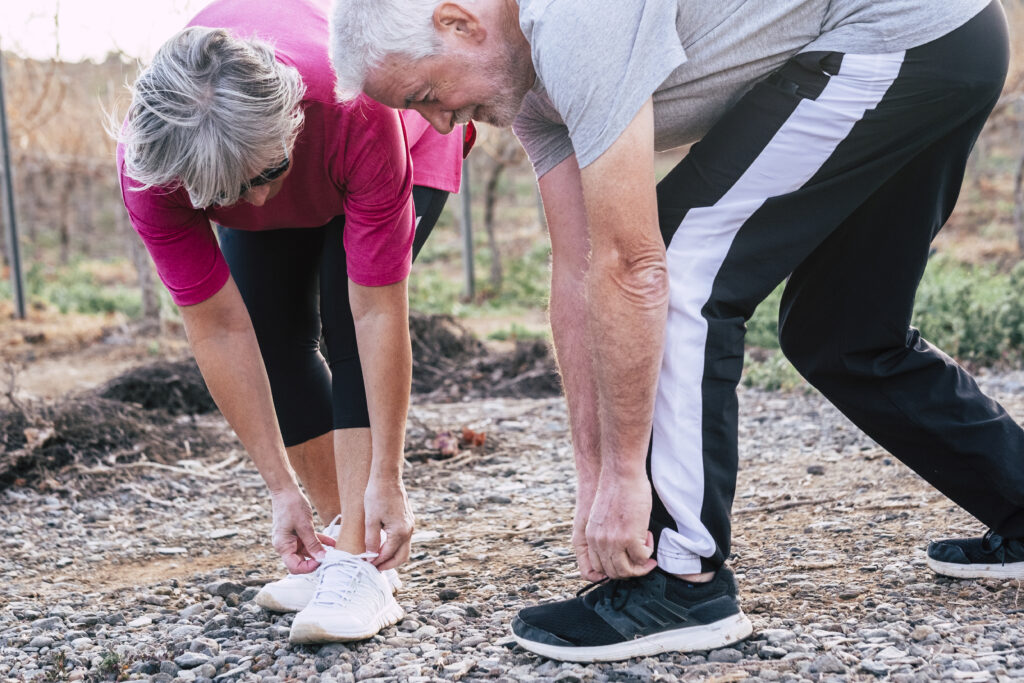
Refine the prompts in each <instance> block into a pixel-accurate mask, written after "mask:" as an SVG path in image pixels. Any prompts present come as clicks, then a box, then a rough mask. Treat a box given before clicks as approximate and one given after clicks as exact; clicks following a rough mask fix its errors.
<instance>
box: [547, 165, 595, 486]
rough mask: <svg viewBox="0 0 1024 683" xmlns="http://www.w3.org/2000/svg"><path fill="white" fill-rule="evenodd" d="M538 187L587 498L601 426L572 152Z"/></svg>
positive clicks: (557, 335)
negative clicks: (587, 309)
mask: <svg viewBox="0 0 1024 683" xmlns="http://www.w3.org/2000/svg"><path fill="white" fill-rule="evenodd" d="M539 186H540V192H541V196H542V198H543V200H544V213H545V216H546V218H547V222H548V229H549V231H550V234H551V255H552V263H551V304H550V310H549V315H550V317H551V336H552V340H553V342H554V347H555V358H556V360H557V362H558V370H559V373H560V374H561V377H562V386H563V388H564V389H565V398H566V402H567V403H568V406H569V424H570V427H571V429H572V444H573V452H574V455H575V459H576V469H577V473H578V475H579V487H580V490H579V491H578V494H581V495H582V496H584V497H590V496H592V495H593V489H594V487H596V486H597V478H598V476H599V475H600V473H601V460H600V458H601V453H600V439H599V426H600V425H599V424H598V412H597V383H596V378H595V377H594V367H593V362H592V358H591V352H590V340H589V339H588V334H587V311H586V306H585V302H586V289H585V284H584V283H585V281H586V272H587V268H588V267H589V263H590V260H589V259H590V239H589V237H588V236H587V218H586V208H585V207H584V205H583V188H582V186H581V185H580V169H579V166H578V165H577V163H576V157H575V156H572V157H569V158H568V159H566V160H565V161H563V162H562V163H561V164H559V165H558V166H556V167H555V168H554V169H552V170H551V171H550V172H549V173H547V174H546V175H544V176H543V177H542V178H541V179H540V181H539Z"/></svg>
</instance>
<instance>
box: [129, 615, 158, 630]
mask: <svg viewBox="0 0 1024 683" xmlns="http://www.w3.org/2000/svg"><path fill="white" fill-rule="evenodd" d="M152 623H153V620H152V619H150V618H149V617H139V618H138V619H132V620H131V621H129V622H128V626H129V627H130V628H142V627H143V626H149V625H150V624H152Z"/></svg>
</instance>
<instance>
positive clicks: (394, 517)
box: [363, 476, 413, 571]
mask: <svg viewBox="0 0 1024 683" xmlns="http://www.w3.org/2000/svg"><path fill="white" fill-rule="evenodd" d="M363 505H364V509H365V517H364V519H365V520H366V550H367V552H376V553H377V557H376V558H375V559H374V560H373V564H374V566H375V567H377V569H379V570H380V571H385V570H387V569H393V568H394V567H397V566H398V565H400V564H402V563H403V562H405V561H406V560H408V559H409V545H410V542H411V540H412V530H413V516H412V508H411V507H410V506H409V497H408V496H407V495H406V493H405V485H404V484H403V483H402V479H401V476H399V477H397V478H395V477H376V476H371V477H370V481H369V482H367V485H366V493H365V494H364V496H363ZM382 531H383V532H384V533H383V536H384V542H383V543H381V532H382Z"/></svg>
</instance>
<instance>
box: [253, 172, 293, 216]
mask: <svg viewBox="0 0 1024 683" xmlns="http://www.w3.org/2000/svg"><path fill="white" fill-rule="evenodd" d="M291 172H292V169H291V167H290V166H289V167H288V170H287V171H285V172H284V173H282V174H281V175H279V176H278V177H276V178H274V179H273V180H271V181H270V182H269V183H266V184H265V185H258V186H257V187H250V188H249V189H248V190H246V192H245V194H243V195H242V197H241V199H242V201H243V202H248V203H249V204H252V205H253V206H263V205H264V204H266V203H267V202H269V201H270V200H271V199H273V198H274V195H276V194H277V193H278V192H280V191H281V186H282V185H284V181H285V179H286V178H287V177H288V175H289V174H290V173H291Z"/></svg>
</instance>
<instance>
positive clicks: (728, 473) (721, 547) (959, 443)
mask: <svg viewBox="0 0 1024 683" xmlns="http://www.w3.org/2000/svg"><path fill="white" fill-rule="evenodd" d="M1007 60H1008V48H1007V35H1006V23H1005V17H1004V16H1003V12H1002V8H1001V6H1000V4H999V3H998V2H993V4H992V5H991V6H990V7H989V8H988V9H986V10H984V11H983V12H982V13H981V14H979V15H978V16H977V17H975V18H974V19H972V20H971V21H970V22H968V23H967V24H965V25H964V26H962V27H961V28H959V29H957V30H956V31H953V32H952V33H950V34H948V35H947V36H945V37H943V38H940V39H938V40H936V41H934V42H932V43H929V44H926V45H923V46H921V47H917V48H914V49H912V50H908V51H906V52H900V53H895V54H882V55H856V54H838V53H823V52H817V53H803V54H799V55H797V56H796V57H794V58H793V59H791V60H790V61H789V62H788V63H787V64H786V65H784V66H783V67H782V69H780V70H779V71H778V72H776V73H775V74H774V75H772V76H770V77H769V78H767V79H766V80H764V81H763V82H761V83H759V84H758V85H756V86H755V87H754V88H753V89H752V90H751V91H750V92H749V93H747V94H746V95H745V96H744V97H743V98H742V100H740V102H739V103H738V104H737V105H736V106H735V107H734V108H733V109H732V110H731V111H730V112H728V113H727V114H726V115H725V116H724V117H723V118H722V119H721V120H720V121H719V122H718V123H717V124H716V125H715V127H714V128H713V129H712V130H711V131H710V132H709V133H708V135H707V136H706V137H705V138H704V139H703V140H702V141H701V142H700V143H698V144H696V145H695V146H694V147H693V148H692V150H691V151H690V153H689V154H688V155H687V157H686V158H685V159H684V160H683V161H682V162H680V164H679V165H678V166H677V167H676V168H675V169H674V170H673V171H672V172H671V173H670V174H669V175H668V176H667V177H666V178H665V179H664V180H663V181H662V182H661V183H659V185H658V207H659V216H660V222H661V229H662V233H663V235H664V238H665V241H666V244H667V250H668V264H669V278H670V282H671V299H670V309H669V316H668V325H667V329H666V341H665V357H664V362H663V367H662V371H661V376H660V378H659V386H658V397H657V403H656V406H655V419H654V430H653V435H652V440H651V454H650V458H649V462H648V468H649V473H650V475H651V480H652V483H653V488H654V491H655V500H654V510H653V514H652V529H653V531H654V532H655V538H656V542H657V545H658V549H657V553H658V555H657V557H658V562H659V565H660V566H661V567H662V568H664V569H666V570H668V571H672V572H678V573H691V572H698V571H708V570H712V569H714V568H716V567H718V566H719V565H721V564H722V562H724V561H725V558H727V557H728V555H729V547H730V521H729V513H730V509H731V506H732V501H733V496H734V493H735V484H736V467H737V447H736V420H737V401H736V384H737V382H738V381H739V378H740V372H741V370H742V365H743V336H744V332H745V322H746V321H747V320H748V319H749V318H750V316H751V315H752V314H753V312H754V309H755V307H756V306H757V305H758V303H760V302H761V301H762V300H763V299H764V298H765V297H766V296H767V295H768V294H769V293H771V291H772V290H773V289H774V288H775V287H776V285H778V284H779V283H780V282H782V281H783V280H784V279H785V278H786V277H787V276H789V277H790V279H789V282H788V284H787V286H786V289H785V294H784V296H783V302H782V309H781V311H780V341H781V344H782V349H783V351H784V352H785V354H786V356H787V357H788V358H789V359H790V360H791V361H792V363H793V364H794V366H795V367H796V368H797V369H798V370H799V371H800V372H801V373H802V374H803V375H804V377H806V378H807V380H808V381H809V382H810V383H811V384H813V385H814V386H815V387H817V388H818V389H819V390H820V391H821V392H822V393H823V394H824V395H825V396H826V397H827V398H828V399H829V400H830V401H832V402H833V403H834V404H835V405H836V406H837V407H838V408H839V409H840V410H841V411H843V413H844V414H845V415H846V416H847V417H849V418H850V419H851V420H852V421H853V422H854V423H855V424H856V425H857V426H858V427H860V428H861V429H863V430H864V431H865V432H866V433H867V434H868V435H870V436H871V437H872V438H873V439H875V440H876V441H877V442H878V443H880V444H881V445H882V446H884V447H885V448H886V449H888V450H889V451H890V452H892V453H893V455H895V456H896V457H898V458H900V459H901V460H902V461H903V462H905V463H906V464H907V465H909V466H910V467H911V468H913V469H914V470H915V471H916V472H917V473H919V474H920V475H921V476H922V477H923V478H924V479H926V480H927V481H929V482H930V483H931V484H933V485H934V486H936V487H937V488H938V489H939V490H941V491H942V492H943V493H944V494H946V495H947V496H949V497H950V498H951V499H953V500H954V501H955V502H957V503H958V504H959V505H961V506H962V507H964V508H965V509H966V510H967V511H968V512H970V513H971V514H973V515H974V516H975V517H977V518H978V519H979V520H980V521H982V522H983V523H985V524H986V525H988V526H990V527H992V528H994V529H995V530H996V531H997V532H998V533H1001V534H1003V535H1005V536H1010V537H1021V536H1024V431H1022V430H1021V428H1020V427H1019V426H1018V425H1017V424H1016V423H1014V421H1013V420H1011V419H1010V417H1009V416H1008V415H1007V414H1006V412H1005V411H1004V410H1003V409H1002V408H1001V407H1000V406H999V405H998V404H997V403H996V402H995V401H993V400H991V399H990V398H988V397H986V396H984V395H983V394H982V393H981V392H980V390H979V389H978V387H977V385H976V384H975V382H974V380H973V379H972V378H971V377H970V376H969V375H968V374H967V373H966V372H965V371H964V370H963V369H961V368H960V367H958V366H957V365H956V363H954V362H953V361H952V360H951V359H950V358H949V357H948V356H946V355H945V354H943V353H942V352H941V351H939V350H938V349H936V348H935V347H933V346H931V345H930V344H928V342H926V341H925V340H924V339H922V338H921V337H920V335H919V333H918V332H917V330H915V329H913V328H911V327H910V316H911V312H912V308H913V300H914V294H915V292H916V289H917V286H918V283H919V282H920V279H921V276H922V274H923V272H924V268H925V264H926V261H927V258H928V253H929V244H930V242H931V240H932V238H933V237H934V236H935V234H936V233H937V232H938V230H939V229H940V228H941V227H942V225H943V223H945V221H946V219H947V218H948V217H949V214H950V212H951V211H952V210H953V206H954V204H955V202H956V199H957V195H958V193H959V190H960V185H961V182H962V180H963V173H964V167H965V164H966V162H967V157H968V155H969V154H970V151H971V148H972V146H973V145H974V142H975V140H976V139H977V136H978V134H979V132H980V131H981V128H982V126H983V124H984V122H985V119H986V118H987V116H988V114H989V112H990V111H991V109H992V107H993V105H994V104H995V102H996V100H997V98H998V97H999V94H1000V90H1001V88H1002V84H1003V80H1004V78H1005V74H1006V67H1007Z"/></svg>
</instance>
